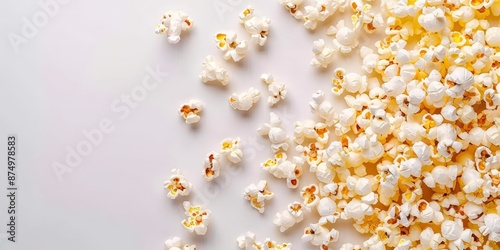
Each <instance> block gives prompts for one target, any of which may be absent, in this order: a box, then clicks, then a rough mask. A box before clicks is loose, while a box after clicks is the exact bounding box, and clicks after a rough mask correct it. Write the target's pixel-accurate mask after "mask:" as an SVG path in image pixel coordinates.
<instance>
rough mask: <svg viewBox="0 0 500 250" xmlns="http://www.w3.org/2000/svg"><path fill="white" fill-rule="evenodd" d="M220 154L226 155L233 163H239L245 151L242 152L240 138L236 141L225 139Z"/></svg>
mask: <svg viewBox="0 0 500 250" xmlns="http://www.w3.org/2000/svg"><path fill="white" fill-rule="evenodd" d="M220 153H221V154H222V155H225V156H226V157H227V159H228V160H229V161H231V162H232V163H238V162H240V161H241V158H242V157H243V151H242V150H241V143H240V138H239V137H237V138H235V139H231V138H225V139H224V140H222V142H221V149H220Z"/></svg>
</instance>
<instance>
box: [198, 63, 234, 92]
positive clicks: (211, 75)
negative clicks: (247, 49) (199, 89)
mask: <svg viewBox="0 0 500 250" xmlns="http://www.w3.org/2000/svg"><path fill="white" fill-rule="evenodd" d="M200 79H201V80H202V81H203V82H204V83H207V82H213V81H218V82H219V83H220V84H222V86H226V85H227V84H228V83H229V74H228V73H227V71H226V70H225V69H224V68H222V66H220V65H219V64H217V63H216V62H215V61H214V58H213V57H212V56H207V57H205V59H203V71H202V72H201V74H200Z"/></svg>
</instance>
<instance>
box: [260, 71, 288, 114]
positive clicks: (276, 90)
mask: <svg viewBox="0 0 500 250" xmlns="http://www.w3.org/2000/svg"><path fill="white" fill-rule="evenodd" d="M260 78H261V79H262V81H263V82H264V83H266V84H267V89H268V91H269V97H268V98H267V102H268V103H269V105H270V106H273V105H275V104H277V103H278V102H279V101H281V100H283V99H285V97H286V93H287V91H286V89H285V84H284V83H278V82H276V81H275V80H274V77H273V75H271V74H262V75H261V77H260Z"/></svg>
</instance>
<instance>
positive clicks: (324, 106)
mask: <svg viewBox="0 0 500 250" xmlns="http://www.w3.org/2000/svg"><path fill="white" fill-rule="evenodd" d="M324 96H325V92H323V91H321V90H318V91H316V93H314V94H313V101H311V102H309V106H310V107H311V110H312V111H313V113H316V114H317V115H319V117H321V118H322V119H324V120H325V124H326V125H327V126H331V125H332V124H333V123H334V121H335V113H334V108H333V104H332V103H331V102H329V101H328V100H326V99H325V97H324Z"/></svg>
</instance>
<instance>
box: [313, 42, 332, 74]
mask: <svg viewBox="0 0 500 250" xmlns="http://www.w3.org/2000/svg"><path fill="white" fill-rule="evenodd" d="M312 51H313V53H314V59H312V60H311V66H313V67H315V68H319V67H322V68H326V67H328V65H329V64H330V63H331V62H332V61H333V56H334V55H335V52H336V51H337V50H336V49H334V48H330V47H327V46H326V44H325V40H323V39H319V40H317V41H314V43H313V49H312Z"/></svg>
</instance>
